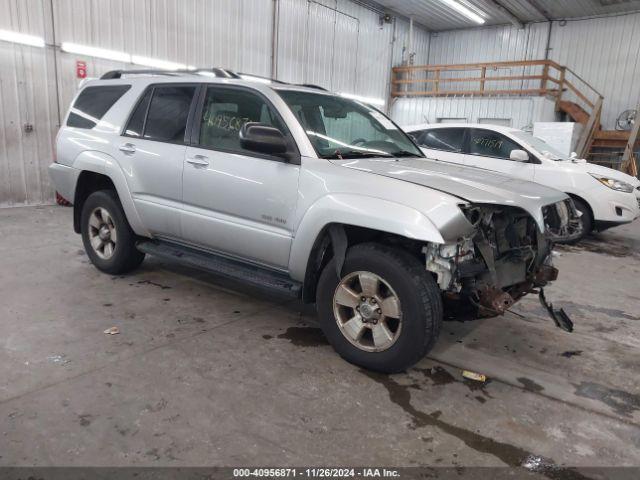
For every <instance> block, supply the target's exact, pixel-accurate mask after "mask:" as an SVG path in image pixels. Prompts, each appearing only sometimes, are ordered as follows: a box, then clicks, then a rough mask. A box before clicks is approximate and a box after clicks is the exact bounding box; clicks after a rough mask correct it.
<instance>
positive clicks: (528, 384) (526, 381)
mask: <svg viewBox="0 0 640 480" xmlns="http://www.w3.org/2000/svg"><path fill="white" fill-rule="evenodd" d="M516 380H518V382H520V383H521V384H522V386H523V387H524V389H525V390H528V391H529V392H536V393H539V392H541V391H543V390H544V387H543V386H542V385H538V384H537V383H536V382H534V381H533V380H531V379H530V378H527V377H518V378H516Z"/></svg>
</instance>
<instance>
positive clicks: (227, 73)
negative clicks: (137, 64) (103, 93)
mask: <svg viewBox="0 0 640 480" xmlns="http://www.w3.org/2000/svg"><path fill="white" fill-rule="evenodd" d="M201 72H206V73H208V74H213V75H214V76H215V77H218V78H237V79H240V78H241V77H240V75H238V74H237V73H235V72H234V71H232V70H227V69H225V68H217V67H214V68H197V69H195V70H184V69H182V70H153V69H145V70H111V71H109V72H107V73H105V74H104V75H102V76H101V77H100V79H101V80H114V79H118V78H122V76H123V75H166V76H169V77H172V76H176V75H184V74H190V75H193V74H198V73H201ZM254 76H255V75H254Z"/></svg>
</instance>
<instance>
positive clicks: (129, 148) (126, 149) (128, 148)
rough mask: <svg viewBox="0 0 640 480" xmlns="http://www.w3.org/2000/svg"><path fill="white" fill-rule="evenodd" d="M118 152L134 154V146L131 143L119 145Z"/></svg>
mask: <svg viewBox="0 0 640 480" xmlns="http://www.w3.org/2000/svg"><path fill="white" fill-rule="evenodd" d="M119 149H120V151H121V152H122V153H126V154H128V155H132V154H134V153H136V146H135V145H134V144H133V143H124V144H122V145H120V148H119Z"/></svg>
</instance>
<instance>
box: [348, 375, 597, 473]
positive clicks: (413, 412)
mask: <svg viewBox="0 0 640 480" xmlns="http://www.w3.org/2000/svg"><path fill="white" fill-rule="evenodd" d="M360 372H361V373H363V374H364V375H366V376H367V377H369V378H370V379H372V380H373V381H375V382H377V383H379V384H380V385H382V386H383V387H384V388H385V389H386V390H387V392H388V394H389V400H391V402H393V403H395V404H396V405H398V406H399V407H400V408H402V410H404V411H405V412H406V413H407V414H408V415H409V416H410V417H411V420H412V426H411V428H412V429H417V428H421V427H427V426H431V427H436V428H438V429H440V430H441V431H443V432H444V433H447V434H449V435H452V436H454V437H456V438H458V439H459V440H460V441H462V442H463V443H464V444H465V445H467V446H468V447H469V448H472V449H473V450H475V451H477V452H481V453H486V454H489V455H493V456H494V457H496V458H498V459H500V460H501V461H502V462H504V463H505V464H507V465H509V466H511V467H526V468H527V469H528V470H531V471H535V472H538V473H540V474H542V475H544V476H546V477H548V478H551V479H554V480H587V479H589V477H586V476H584V475H582V474H581V473H580V472H578V471H576V470H573V469H570V468H565V467H560V466H558V465H557V464H556V463H555V462H554V461H553V460H552V459H547V458H543V457H540V456H537V455H534V454H532V453H531V452H528V451H526V450H524V449H522V448H520V447H517V446H515V445H511V444H509V443H504V442H499V441H497V440H495V439H493V438H490V437H486V436H484V435H481V434H479V433H477V432H473V431H471V430H467V429H466V428H462V427H457V426H455V425H452V424H450V423H447V422H445V421H443V420H442V419H440V416H441V415H442V412H440V411H434V412H432V413H426V412H422V411H420V410H418V409H417V408H415V407H414V406H413V405H411V391H410V388H411V386H407V385H402V384H400V383H398V382H397V381H396V380H395V379H394V378H392V377H391V376H390V375H384V374H380V373H375V372H370V371H368V370H364V369H361V370H360Z"/></svg>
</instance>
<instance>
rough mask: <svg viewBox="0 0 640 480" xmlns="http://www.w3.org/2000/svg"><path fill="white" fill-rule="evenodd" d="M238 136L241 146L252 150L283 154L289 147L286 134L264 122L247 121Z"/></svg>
mask: <svg viewBox="0 0 640 480" xmlns="http://www.w3.org/2000/svg"><path fill="white" fill-rule="evenodd" d="M238 136H239V137H240V146H241V147H242V148H244V149H245V150H251V151H252V152H258V153H264V154H266V155H281V154H283V153H286V152H287V149H288V145H287V139H286V138H285V136H284V134H283V133H282V132H281V131H280V130H278V129H277V128H275V127H271V126H269V125H265V124H264V123H259V122H247V123H245V124H244V125H243V126H242V128H241V129H240V132H239V133H238Z"/></svg>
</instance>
